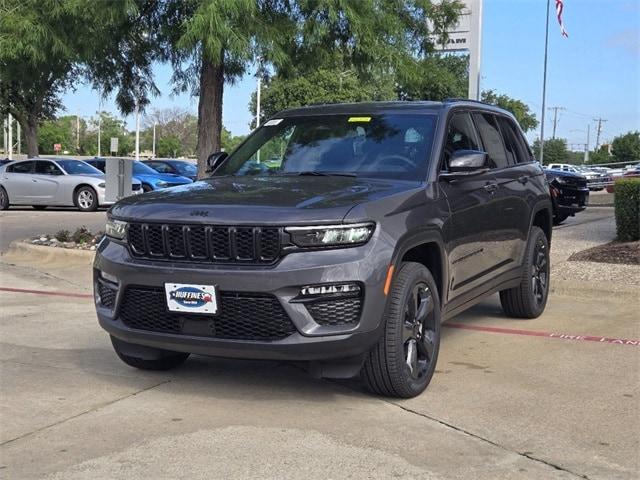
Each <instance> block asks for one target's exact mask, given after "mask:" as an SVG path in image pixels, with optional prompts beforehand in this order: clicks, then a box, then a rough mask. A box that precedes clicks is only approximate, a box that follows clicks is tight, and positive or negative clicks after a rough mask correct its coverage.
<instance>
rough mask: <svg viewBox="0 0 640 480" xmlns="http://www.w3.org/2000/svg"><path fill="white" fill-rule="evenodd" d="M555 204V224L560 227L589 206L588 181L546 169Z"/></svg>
mask: <svg viewBox="0 0 640 480" xmlns="http://www.w3.org/2000/svg"><path fill="white" fill-rule="evenodd" d="M545 175H546V177H547V182H549V193H550V194H551V203H552V204H553V224H554V225H560V224H561V223H562V222H564V221H565V220H566V219H567V218H568V217H573V216H575V214H576V213H578V212H581V211H583V210H584V209H585V208H587V205H588V204H589V187H588V186H587V179H586V178H585V177H584V176H582V175H579V174H577V173H573V172H566V171H563V170H552V169H545Z"/></svg>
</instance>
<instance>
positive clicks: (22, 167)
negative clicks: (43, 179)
mask: <svg viewBox="0 0 640 480" xmlns="http://www.w3.org/2000/svg"><path fill="white" fill-rule="evenodd" d="M34 163H35V162H20V163H14V164H13V165H9V166H8V167H7V172H11V173H31V169H32V168H33V164H34Z"/></svg>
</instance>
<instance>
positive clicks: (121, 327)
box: [94, 233, 393, 361]
mask: <svg viewBox="0 0 640 480" xmlns="http://www.w3.org/2000/svg"><path fill="white" fill-rule="evenodd" d="M392 252H393V250H392V244H391V243H390V242H387V241H384V240H382V239H381V238H380V236H379V234H378V233H376V234H374V236H373V238H372V239H371V240H370V241H369V243H367V244H366V245H364V246H360V247H354V248H345V249H336V250H324V251H315V252H296V253H289V254H288V255H285V256H284V257H282V259H281V260H280V261H279V262H278V263H277V264H276V265H274V266H269V267H256V266H237V265H232V266H229V265H214V264H208V263H201V264H200V263H198V264H196V263H180V262H167V261H150V260H140V259H137V258H134V257H132V256H131V255H130V253H129V250H128V247H127V246H125V245H123V244H121V243H119V242H116V241H113V240H111V239H109V238H105V239H104V240H103V241H102V243H101V244H100V245H99V248H98V252H97V254H96V258H95V262H94V288H97V282H98V281H99V278H100V276H101V274H102V273H101V272H104V273H105V274H107V275H106V276H107V277H109V276H113V277H116V278H117V279H118V284H117V293H116V295H115V298H114V300H113V307H112V308H106V307H105V306H103V305H102V304H101V302H100V301H98V298H99V297H98V295H96V311H97V315H98V319H99V322H100V325H101V326H102V327H103V328H104V329H105V330H106V331H107V332H109V333H110V334H111V335H112V336H114V337H116V338H118V339H120V340H123V341H125V342H129V343H132V344H137V345H144V346H148V347H153V348H160V349H164V350H173V351H181V352H190V353H198V354H203V355H212V356H222V357H235V358H251V359H277V360H294V361H322V360H335V359H342V358H347V357H354V356H358V355H362V354H364V353H366V352H367V351H369V350H370V348H371V347H372V346H373V345H374V344H375V343H376V342H377V340H378V339H379V337H380V334H381V331H382V326H383V322H382V318H383V313H384V310H385V307H386V296H385V295H384V294H383V288H384V281H385V276H386V272H387V267H388V265H389V262H390V261H391V256H392ZM350 282H357V283H358V284H359V285H361V287H362V297H361V309H360V316H359V321H358V322H354V323H351V324H343V325H331V324H325V325H321V324H319V323H317V322H316V321H315V320H314V317H313V316H312V315H311V314H310V313H309V311H308V310H307V308H306V307H305V305H304V304H301V303H299V302H297V301H296V297H298V295H299V293H300V289H301V287H303V286H308V285H323V284H335V283H350ZM165 283H184V284H202V285H216V286H217V288H218V289H219V291H221V292H234V293H238V294H249V293H252V294H268V295H272V296H273V297H275V298H276V299H277V301H278V302H279V303H280V305H281V306H282V308H283V309H284V311H285V312H286V314H287V316H288V317H289V319H290V320H291V323H292V324H293V326H294V327H295V331H294V333H292V334H291V335H288V336H286V337H284V338H280V339H276V340H244V339H225V338H216V337H211V336H201V335H191V334H185V333H184V332H182V333H167V332H161V331H150V330H143V329H138V328H131V326H130V324H128V323H127V322H125V321H124V320H123V318H122V315H121V311H120V307H121V305H122V302H123V298H124V292H125V291H126V289H127V288H128V287H132V288H133V287H150V288H155V289H156V290H157V289H160V288H164V284H165ZM208 318H209V319H211V320H212V322H213V323H215V317H208ZM203 321H207V317H204V318H203Z"/></svg>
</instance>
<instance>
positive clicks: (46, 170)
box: [35, 160, 62, 175]
mask: <svg viewBox="0 0 640 480" xmlns="http://www.w3.org/2000/svg"><path fill="white" fill-rule="evenodd" d="M35 173H37V174H39V175H62V171H61V170H60V169H59V168H58V166H57V165H56V164H55V163H53V162H47V161H45V160H38V161H37V162H36V171H35Z"/></svg>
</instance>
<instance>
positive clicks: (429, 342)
mask: <svg viewBox="0 0 640 480" xmlns="http://www.w3.org/2000/svg"><path fill="white" fill-rule="evenodd" d="M434 338H435V332H434V331H433V330H425V332H424V335H423V336H422V338H421V339H420V343H419V344H418V347H419V350H420V353H421V354H422V356H424V357H426V359H427V361H429V362H430V361H431V360H432V359H433V352H434V350H435V342H434Z"/></svg>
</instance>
